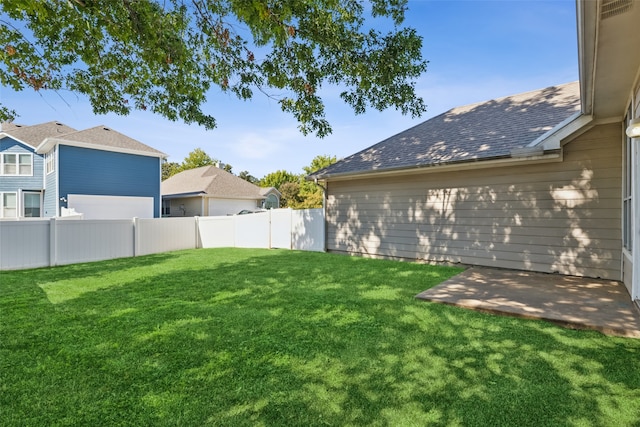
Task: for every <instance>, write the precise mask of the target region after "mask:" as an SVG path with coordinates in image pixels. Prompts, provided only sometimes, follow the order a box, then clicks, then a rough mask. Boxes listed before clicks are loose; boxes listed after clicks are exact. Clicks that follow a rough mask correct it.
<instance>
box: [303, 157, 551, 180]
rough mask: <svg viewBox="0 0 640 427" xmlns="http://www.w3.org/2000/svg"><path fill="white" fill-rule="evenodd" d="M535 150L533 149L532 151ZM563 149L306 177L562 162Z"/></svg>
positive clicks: (356, 176)
mask: <svg viewBox="0 0 640 427" xmlns="http://www.w3.org/2000/svg"><path fill="white" fill-rule="evenodd" d="M532 152H533V151H532ZM561 161H562V151H561V150H560V149H557V150H550V151H545V152H543V153H542V154H533V155H530V156H529V155H526V154H518V155H513V156H501V157H495V158H489V159H478V160H474V161H463V162H451V163H438V164H432V165H416V166H408V167H407V166H403V167H398V168H387V169H377V170H376V169H372V170H367V171H358V172H343V173H335V174H327V175H309V176H307V177H306V178H305V179H306V180H308V181H314V180H316V179H317V180H318V181H325V182H326V181H343V180H349V179H362V178H372V177H389V176H402V175H413V174H423V173H439V172H455V171H463V170H470V169H487V168H495V167H506V166H515V165H518V166H519V165H526V164H532V163H550V162H561Z"/></svg>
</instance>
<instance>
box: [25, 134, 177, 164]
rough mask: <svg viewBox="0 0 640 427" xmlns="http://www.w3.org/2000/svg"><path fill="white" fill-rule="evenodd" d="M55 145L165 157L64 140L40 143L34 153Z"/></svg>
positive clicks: (54, 139)
mask: <svg viewBox="0 0 640 427" xmlns="http://www.w3.org/2000/svg"><path fill="white" fill-rule="evenodd" d="M56 145H68V146H70V147H79V148H89V149H92V150H100V151H111V152H114V153H124V154H135V155H138V156H146V157H158V158H161V159H164V158H166V157H167V155H166V154H164V153H152V152H150V151H139V150H131V149H129V148H121V147H109V146H107V145H99V144H90V143H88V142H78V141H69V140H66V139H59V138H47V139H45V140H44V141H42V144H40V145H38V148H36V153H38V154H44V153H47V152H49V151H50V150H51V148H53V147H54V146H56Z"/></svg>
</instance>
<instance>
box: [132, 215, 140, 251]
mask: <svg viewBox="0 0 640 427" xmlns="http://www.w3.org/2000/svg"><path fill="white" fill-rule="evenodd" d="M138 220H139V218H138V217H137V216H135V217H133V256H134V257H135V256H138V254H139V253H140V222H139V221H138Z"/></svg>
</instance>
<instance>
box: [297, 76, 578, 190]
mask: <svg viewBox="0 0 640 427" xmlns="http://www.w3.org/2000/svg"><path fill="white" fill-rule="evenodd" d="M579 112H580V94H579V85H578V82H572V83H567V84H563V85H558V86H552V87H548V88H545V89H539V90H535V91H531V92H525V93H521V94H518V95H512V96H507V97H504V98H498V99H494V100H491V101H486V102H480V103H477V104H471V105H465V106H462V107H456V108H453V109H451V110H449V111H447V112H445V113H443V114H440V115H439V116H436V117H433V118H431V119H429V120H427V121H425V122H422V123H420V124H418V125H416V126H414V127H412V128H410V129H408V130H406V131H404V132H401V133H399V134H397V135H394V136H392V137H390V138H387V139H385V140H384V141H382V142H379V143H377V144H375V145H373V146H371V147H369V148H366V149H364V150H362V151H360V152H358V153H355V154H353V155H351V156H349V157H346V158H344V159H342V160H340V161H338V162H337V163H334V164H333V165H331V166H328V167H326V168H324V169H322V170H320V171H318V172H315V173H314V174H311V175H310V176H309V178H317V179H323V178H327V177H330V176H334V175H351V174H359V173H367V172H375V171H391V170H401V169H409V168H416V167H427V166H435V165H443V164H455V163H464V162H475V161H480V160H489V159H498V158H506V157H510V156H511V155H512V153H513V152H515V151H517V150H519V149H520V150H526V149H527V147H532V146H533V145H537V144H538V143H539V141H540V140H541V139H542V138H543V137H544V136H545V135H546V134H548V133H549V132H551V131H552V130H554V129H556V127H558V125H561V124H562V123H563V122H565V121H566V120H567V119H570V118H571V117H574V116H577V115H579Z"/></svg>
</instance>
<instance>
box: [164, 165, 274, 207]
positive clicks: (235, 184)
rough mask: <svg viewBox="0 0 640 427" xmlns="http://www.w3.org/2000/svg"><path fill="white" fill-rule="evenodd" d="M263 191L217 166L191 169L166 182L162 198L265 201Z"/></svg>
mask: <svg viewBox="0 0 640 427" xmlns="http://www.w3.org/2000/svg"><path fill="white" fill-rule="evenodd" d="M261 190H262V189H261V188H260V187H258V186H257V185H253V184H251V183H250V182H248V181H245V180H244V179H242V178H238V177H237V176H235V175H233V174H231V173H229V172H227V171H225V170H223V169H219V168H217V167H215V166H202V167H199V168H196V169H189V170H186V171H182V172H180V173H177V174H175V175H173V176H172V177H170V178H167V179H166V180H164V181H163V182H162V184H161V187H160V192H161V194H162V196H189V195H191V196H196V195H207V196H210V197H218V198H227V199H255V200H258V199H264V198H265V196H264V195H263V194H262V191H261Z"/></svg>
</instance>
